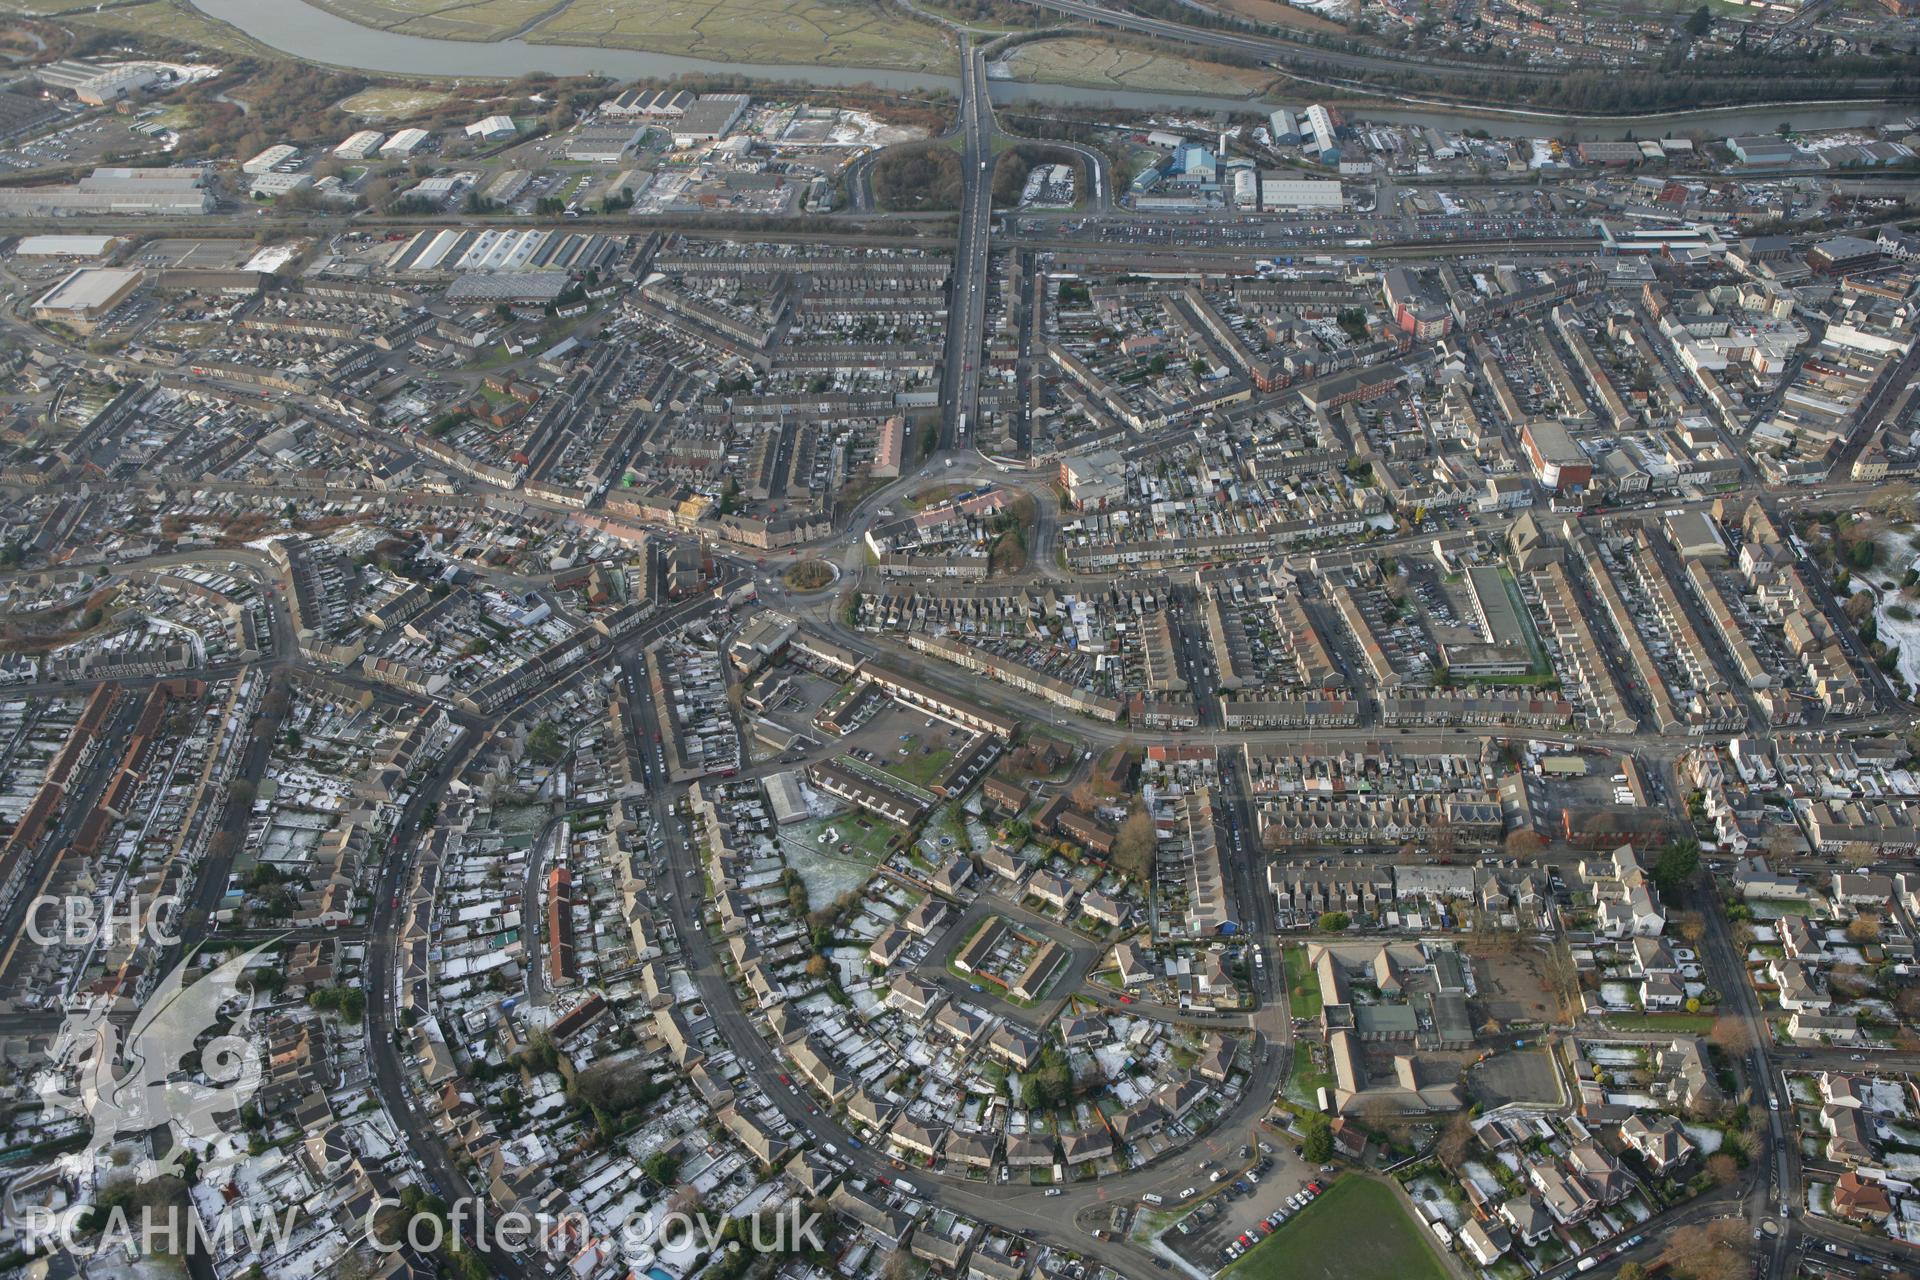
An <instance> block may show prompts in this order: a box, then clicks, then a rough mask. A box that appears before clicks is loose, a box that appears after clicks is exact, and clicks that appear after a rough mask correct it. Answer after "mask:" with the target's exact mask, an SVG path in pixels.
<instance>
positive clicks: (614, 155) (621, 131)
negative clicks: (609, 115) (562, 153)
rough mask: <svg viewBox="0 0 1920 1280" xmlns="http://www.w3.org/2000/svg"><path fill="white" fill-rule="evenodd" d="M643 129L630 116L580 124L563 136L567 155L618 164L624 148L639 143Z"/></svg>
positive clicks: (576, 158) (644, 126) (643, 134)
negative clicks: (602, 122)
mask: <svg viewBox="0 0 1920 1280" xmlns="http://www.w3.org/2000/svg"><path fill="white" fill-rule="evenodd" d="M646 132H647V126H646V125H644V124H638V123H635V122H634V121H631V120H619V121H614V122H611V123H608V124H583V125H581V126H580V127H579V128H578V129H576V130H574V134H573V137H571V138H569V139H568V140H567V159H569V160H584V161H588V162H590V163H593V164H618V163H619V162H620V160H621V158H622V157H624V156H625V155H626V154H627V152H629V151H631V150H633V149H634V148H635V147H637V146H639V145H640V139H641V138H643V137H645V136H646Z"/></svg>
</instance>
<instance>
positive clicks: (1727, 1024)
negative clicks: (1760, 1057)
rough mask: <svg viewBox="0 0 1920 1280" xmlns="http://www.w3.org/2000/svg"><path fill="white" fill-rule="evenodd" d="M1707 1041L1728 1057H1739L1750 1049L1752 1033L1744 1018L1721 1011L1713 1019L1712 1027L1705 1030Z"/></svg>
mask: <svg viewBox="0 0 1920 1280" xmlns="http://www.w3.org/2000/svg"><path fill="white" fill-rule="evenodd" d="M1707 1042H1708V1043H1709V1044H1712V1045H1713V1046H1714V1047H1715V1048H1717V1049H1719V1050H1720V1051H1721V1052H1722V1053H1724V1054H1726V1055H1727V1056H1728V1057H1729V1058H1739V1057H1744V1056H1745V1055H1746V1054H1747V1053H1748V1052H1749V1051H1750V1050H1752V1048H1753V1034H1752V1032H1751V1031H1750V1030H1749V1029H1748V1027H1747V1023H1746V1020H1745V1019H1744V1018H1736V1017H1734V1016H1732V1015H1731V1014H1724V1013H1723V1014H1721V1015H1720V1016H1719V1017H1717V1018H1715V1019H1714V1020H1713V1029H1712V1030H1711V1031H1709V1032H1707Z"/></svg>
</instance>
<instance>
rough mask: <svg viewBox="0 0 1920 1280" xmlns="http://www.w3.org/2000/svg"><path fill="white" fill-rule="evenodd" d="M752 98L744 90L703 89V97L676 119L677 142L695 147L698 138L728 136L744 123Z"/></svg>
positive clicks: (675, 140) (675, 139) (680, 145)
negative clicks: (711, 91)
mask: <svg viewBox="0 0 1920 1280" xmlns="http://www.w3.org/2000/svg"><path fill="white" fill-rule="evenodd" d="M750 101H752V100H751V99H750V98H748V97H747V95H746V94H744V93H703V94H701V95H700V100H699V101H698V102H696V103H694V104H693V105H692V106H690V107H688V108H687V109H686V110H685V111H683V112H681V113H680V118H679V119H678V120H675V121H674V122H673V125H672V128H673V145H674V146H676V147H691V146H693V145H694V144H695V143H697V142H712V141H713V140H714V139H715V138H724V137H726V136H727V131H728V130H729V129H731V128H733V126H734V125H736V124H738V123H740V117H741V116H743V115H745V114H746V113H747V104H748V103H749V102H750Z"/></svg>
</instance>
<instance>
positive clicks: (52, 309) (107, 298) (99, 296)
mask: <svg viewBox="0 0 1920 1280" xmlns="http://www.w3.org/2000/svg"><path fill="white" fill-rule="evenodd" d="M145 278H146V273H145V272H142V271H128V270H124V269H122V268H120V267H81V268H80V269H79V270H77V271H72V272H69V273H68V274H67V276H66V277H65V278H64V279H62V280H61V281H60V283H59V284H56V285H55V286H53V288H51V289H49V290H47V291H46V292H45V293H43V294H41V295H40V297H39V298H37V299H36V300H35V301H34V304H33V314H34V315H35V316H37V317H38V318H40V319H42V320H57V321H59V322H60V323H61V324H64V325H68V326H70V327H72V328H74V329H76V330H78V331H79V332H81V333H87V332H90V331H91V330H92V329H93V326H94V325H95V324H97V323H98V322H99V321H100V318H101V317H102V316H105V315H106V314H107V313H108V312H110V311H112V310H113V309H114V308H115V307H117V306H119V305H120V304H121V303H122V302H124V301H126V299H127V297H128V295H129V294H131V293H132V292H133V291H134V290H135V289H138V288H139V287H140V282H141V281H142V280H143V279H145Z"/></svg>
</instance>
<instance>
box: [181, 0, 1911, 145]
mask: <svg viewBox="0 0 1920 1280" xmlns="http://www.w3.org/2000/svg"><path fill="white" fill-rule="evenodd" d="M192 3H193V5H194V7H195V8H197V9H199V10H200V11H201V12H202V13H204V14H206V15H207V16H208V17H210V18H215V19H218V20H219V21H222V22H225V23H227V24H229V25H230V26H233V27H235V28H237V29H238V30H240V31H243V32H245V33H246V34H247V35H249V36H251V37H252V38H253V39H255V40H257V41H259V42H260V43H261V44H263V45H267V46H269V47H270V48H274V49H279V50H282V51H283V52H285V53H287V54H289V55H291V56H293V57H298V58H307V59H311V60H313V61H317V62H326V63H331V64H333V65H335V66H341V67H353V68H356V69H358V70H362V71H371V72H379V73H382V74H386V75H396V76H430V77H435V78H440V79H453V78H461V77H467V78H494V77H512V76H519V75H524V74H526V73H527V72H529V71H546V72H551V73H552V74H554V75H600V76H606V77H609V78H611V79H614V80H658V79H670V78H672V77H674V76H680V75H688V74H694V75H751V76H755V77H758V78H762V79H766V80H772V81H784V82H788V83H794V84H813V85H823V86H846V85H861V84H868V85H874V86H877V87H879V88H884V89H893V90H897V91H900V92H904V93H925V92H929V91H935V90H944V91H946V92H947V93H950V94H957V93H958V92H959V89H960V82H959V78H958V77H956V76H942V75H929V74H926V73H923V72H913V71H880V70H869V69H867V68H863V67H830V66H814V65H812V64H804V65H800V66H744V65H737V64H733V63H725V62H710V61H708V60H706V59H704V58H687V57H681V56H678V55H675V54H669V53H647V52H644V51H641V50H638V49H594V48H586V47H583V46H580V45H565V44H533V43H531V42H529V41H526V40H495V41H491V42H486V43H481V42H478V41H466V40H435V39H431V38H428V37H425V36H412V35H403V34H400V33H398V32H392V31H380V30H377V29H375V28H372V27H363V26H361V25H360V24H359V23H356V22H349V21H348V20H347V19H345V18H342V17H339V16H337V15H335V14H331V13H328V12H326V11H325V10H324V9H318V8H315V7H314V6H313V5H310V4H307V3H306V2H305V0H192ZM988 83H989V92H990V93H991V94H992V97H993V100H994V102H996V103H1000V104H1018V103H1023V102H1025V103H1032V102H1060V103H1070V104H1074V105H1079V106H1093V107H1122V108H1128V109H1133V110H1140V111H1167V112H1181V111H1184V112H1210V111H1248V110H1257V109H1259V108H1260V106H1261V104H1260V103H1259V102H1258V101H1256V100H1254V99H1249V98H1209V97H1199V96H1187V95H1181V94H1169V93H1144V92H1137V91H1133V90H1107V89H1088V88H1081V87H1077V86H1071V85H1054V84H1024V83H1020V82H1016V81H1012V80H990V81H989V82H988ZM1276 105H1278V104H1276ZM1291 105H1294V106H1300V105H1304V102H1303V101H1301V102H1294V103H1292V104H1291ZM1910 110H1911V108H1907V107H1900V106H1879V105H1865V106H1851V105H1846V104H1839V105H1832V106H1808V107H1758V108H1755V107H1739V108H1733V109H1730V110H1718V111H1715V110H1709V111H1688V112H1676V113H1674V114H1672V115H1666V116H1642V117H1636V118H1628V117H1617V118H1616V117H1594V116H1586V117H1576V116H1560V117H1550V116H1541V117H1536V118H1528V119H1516V118H1511V117H1498V116H1489V115H1481V114H1476V113H1471V112H1465V111H1448V110H1445V109H1443V108H1436V107H1427V106H1424V105H1408V106H1396V105H1394V104H1392V103H1388V102H1385V101H1382V102H1380V103H1378V104H1374V105H1369V106H1367V107H1366V108H1365V112H1364V118H1365V119H1368V120H1377V121H1390V122H1394V123H1400V124H1418V125H1431V126H1433V127H1435V128H1439V129H1466V128H1480V129H1486V130H1488V131H1489V132H1491V133H1496V134H1506V135H1511V136H1524V135H1527V134H1554V135H1559V134H1563V133H1567V132H1572V133H1573V134H1575V135H1576V136H1577V137H1579V138H1582V139H1593V138H1619V137H1624V136H1625V135H1627V134H1629V133H1631V134H1633V135H1635V136H1636V137H1642V138H1645V137H1659V136H1661V135H1662V134H1666V133H1681V132H1683V131H1686V130H1689V129H1701V130H1705V131H1707V132H1709V133H1712V134H1720V135H1727V134H1738V133H1770V132H1772V131H1773V129H1774V128H1775V127H1776V126H1778V125H1779V124H1780V123H1781V122H1782V121H1790V122H1792V124H1793V126H1794V127H1795V128H1797V129H1841V128H1855V127H1859V126H1863V125H1870V124H1877V123H1880V122H1882V121H1886V120H1892V119H1900V118H1903V117H1904V116H1906V115H1907V114H1909V112H1910Z"/></svg>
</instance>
